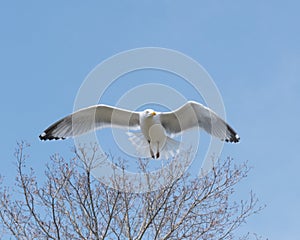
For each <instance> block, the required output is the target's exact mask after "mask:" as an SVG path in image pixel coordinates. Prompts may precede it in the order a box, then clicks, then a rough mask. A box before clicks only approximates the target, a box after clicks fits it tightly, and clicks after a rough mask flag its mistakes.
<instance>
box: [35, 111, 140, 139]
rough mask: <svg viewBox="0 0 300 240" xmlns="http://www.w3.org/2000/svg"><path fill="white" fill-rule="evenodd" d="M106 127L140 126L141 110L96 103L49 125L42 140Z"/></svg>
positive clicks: (136, 127) (41, 136)
mask: <svg viewBox="0 0 300 240" xmlns="http://www.w3.org/2000/svg"><path fill="white" fill-rule="evenodd" d="M105 127H118V128H127V129H128V128H130V129H138V128H139V112H133V111H128V110H124V109H121V108H116V107H111V106H107V105H95V106H91V107H88V108H84V109H81V110H79V111H77V112H74V113H73V114H70V115H69V116H66V117H64V118H62V119H60V120H59V121H57V122H56V123H54V124H52V125H51V126H50V127H48V128H47V129H46V130H45V131H44V132H43V133H42V134H41V135H40V136H39V137H40V139H41V140H52V139H65V138H68V137H72V136H77V135H81V134H84V133H87V132H90V131H92V130H97V129H101V128H105Z"/></svg>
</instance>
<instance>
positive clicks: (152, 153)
mask: <svg viewBox="0 0 300 240" xmlns="http://www.w3.org/2000/svg"><path fill="white" fill-rule="evenodd" d="M150 154H151V157H152V158H153V159H155V155H154V152H153V151H152V149H151V148H150Z"/></svg>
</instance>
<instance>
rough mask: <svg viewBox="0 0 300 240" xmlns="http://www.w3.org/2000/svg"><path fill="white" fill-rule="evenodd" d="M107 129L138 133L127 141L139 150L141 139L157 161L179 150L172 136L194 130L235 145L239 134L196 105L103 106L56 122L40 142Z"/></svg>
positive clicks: (190, 102)
mask: <svg viewBox="0 0 300 240" xmlns="http://www.w3.org/2000/svg"><path fill="white" fill-rule="evenodd" d="M108 127H114V128H125V129H127V130H140V131H139V132H137V133H136V132H135V133H132V132H131V133H129V134H128V135H129V140H130V141H131V142H132V143H133V144H134V145H136V148H138V147H139V141H140V140H141V139H142V141H144V142H145V143H146V144H147V148H148V150H147V151H148V153H150V156H151V157H152V158H153V159H158V158H159V157H160V156H161V152H162V151H170V150H172V148H178V146H179V145H178V144H179V142H178V141H177V140H175V139H173V138H172V136H174V135H177V134H180V133H182V132H184V131H186V130H190V129H194V128H200V129H203V130H205V131H206V132H207V133H209V134H211V135H212V136H214V137H217V138H219V139H220V140H222V141H226V142H232V143H237V142H239V140H240V137H239V136H238V134H237V133H236V132H235V131H234V130H233V128H232V127H230V126H229V125H228V124H227V123H226V122H225V121H224V120H223V119H222V118H221V117H219V116H218V115H217V114H216V113H215V112H214V111H212V110H211V109H210V108H208V107H206V106H204V105H202V104H200V103H198V102H195V101H188V102H187V103H185V104H184V105H182V106H181V107H179V108H178V109H176V110H174V111H169V112H156V111H154V110H152V109H146V110H144V111H130V110H126V109H121V108H117V107H113V106H109V105H104V104H99V105H95V106H90V107H87V108H83V109H80V110H78V111H76V112H74V113H72V114H70V115H68V116H66V117H64V118H62V119H60V120H58V121H57V122H55V123H54V124H52V125H51V126H50V127H48V128H47V129H46V130H45V131H44V132H43V133H42V134H41V135H40V136H39V138H40V139H41V140H58V139H66V138H70V137H75V136H79V135H82V134H85V133H87V132H91V131H93V130H99V129H103V128H108Z"/></svg>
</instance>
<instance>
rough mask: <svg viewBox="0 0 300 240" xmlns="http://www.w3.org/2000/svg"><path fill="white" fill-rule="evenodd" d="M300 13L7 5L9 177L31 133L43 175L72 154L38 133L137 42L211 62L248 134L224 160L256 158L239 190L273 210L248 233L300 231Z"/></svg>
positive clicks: (280, 6)
mask: <svg viewBox="0 0 300 240" xmlns="http://www.w3.org/2000/svg"><path fill="white" fill-rule="evenodd" d="M299 9H300V3H299V1H296V0H294V1H292V0H288V1H270V0H269V1H258V0H253V1H237V0H232V1H215V0H212V1H176V0H175V1H174V0H172V1H171V0H169V1H167V0H164V1H144V0H143V1H139V2H138V3H137V2H134V1H110V2H109V3H108V2H107V3H104V2H101V1H88V2H83V1H64V2H62V1H51V2H50V1H48V2H42V1H30V0H28V1H2V2H1V3H0V36H1V37H0V69H1V71H0V79H1V86H2V87H1V94H0V104H1V105H0V107H1V111H2V114H1V116H2V117H1V133H2V138H1V140H0V145H1V151H0V159H1V169H0V174H1V175H4V176H6V178H7V179H9V180H13V179H14V178H13V176H14V174H15V167H14V165H13V162H14V158H13V152H14V149H15V147H16V141H19V140H26V141H28V142H29V143H30V144H31V148H30V150H29V153H30V156H31V158H30V162H29V163H28V164H30V165H31V166H33V167H34V168H36V169H40V171H43V169H44V167H45V164H46V163H47V162H48V161H49V158H48V156H49V155H50V154H52V153H55V152H62V153H63V154H69V150H70V147H71V146H72V141H66V142H55V143H52V142H51V143H49V142H47V143H45V142H40V141H39V139H38V135H39V134H40V133H41V131H43V130H44V129H45V127H47V126H48V125H49V124H50V123H52V122H53V121H55V120H57V119H58V118H60V117H62V116H64V115H66V114H68V113H70V112H71V111H72V108H73V102H74V99H75V96H76V94H77V91H78V88H79V87H80V85H81V83H82V81H83V80H84V78H85V77H86V75H87V74H88V73H89V72H90V71H91V70H92V69H93V68H94V67H95V66H96V65H97V64H98V63H100V62H101V61H103V60H105V59H106V58H108V57H111V56H112V55H114V54H117V53H119V52H121V51H125V50H129V49H132V48H138V47H149V46H155V47H164V48H171V49H174V50H177V51H180V52H182V53H184V54H186V55H188V56H190V57H192V58H194V59H195V60H196V61H198V62H199V63H201V64H202V65H203V66H204V67H205V69H206V70H207V71H208V72H209V73H210V75H211V76H212V77H213V79H214V81H215V83H216V84H217V86H218V88H219V90H220V92H221V95H222V97H223V100H224V103H225V106H226V113H227V119H228V121H229V122H230V123H231V124H232V125H233V126H234V128H235V129H237V131H238V133H239V135H240V136H241V143H240V144H238V145H226V146H225V148H224V151H223V156H227V155H230V156H232V157H233V158H234V159H235V160H236V161H237V162H243V161H245V160H248V161H249V164H250V165H251V166H253V170H252V171H251V173H250V175H249V176H248V178H247V179H246V180H245V181H244V182H243V183H242V184H241V185H240V186H239V188H238V189H237V191H238V193H237V195H238V196H240V197H246V194H247V193H248V192H249V191H250V190H253V191H254V192H255V193H256V194H257V196H258V197H259V199H260V200H261V203H262V204H264V203H265V204H267V208H266V209H265V210H264V211H263V212H262V213H260V214H259V215H256V216H253V217H252V218H251V219H249V221H248V223H247V224H246V225H245V226H244V227H243V228H242V229H241V231H252V232H257V233H258V234H261V235H263V236H265V237H269V238H270V239H275V240H276V239H296V238H297V237H298V236H299V235H300V229H299V225H300V220H299V216H298V215H299V213H300V205H299V197H300V187H299V180H298V178H299V169H300V161H299V153H298V149H299V143H300V128H299V127H297V126H298V123H299V122H300V108H299V107H298V103H299V102H300V94H299V91H300V81H299V75H300V68H299V66H300V45H299V42H300V28H299V22H300V15H299ZM151 76H156V75H155V74H153V75H151ZM127 78H128V76H127ZM145 81H146V80H145ZM147 81H149V79H148V80H147ZM186 97H187V98H189V97H190V96H186ZM107 101H108V102H106V103H109V100H107ZM111 104H114V102H111Z"/></svg>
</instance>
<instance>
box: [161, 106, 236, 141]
mask: <svg viewBox="0 0 300 240" xmlns="http://www.w3.org/2000/svg"><path fill="white" fill-rule="evenodd" d="M160 121H161V124H162V126H163V127H164V128H165V130H166V131H167V133H169V134H176V133H180V132H182V131H185V130H188V129H191V128H194V127H200V128H202V129H204V130H205V131H206V132H208V133H209V134H211V135H213V136H215V137H218V138H220V139H221V140H224V141H227V142H238V141H239V139H240V137H239V136H238V135H237V134H236V132H235V131H234V130H233V129H232V128H231V127H230V126H229V125H228V124H227V123H226V122H225V121H224V120H223V119H221V118H220V117H219V116H218V115H217V114H216V113H215V112H213V111H212V110H211V109H209V108H207V107H205V106H203V105H202V104H200V103H197V102H194V101H189V102H187V103H186V104H184V105H183V106H181V107H180V108H178V109H176V110H175V111H172V112H165V113H160Z"/></svg>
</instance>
